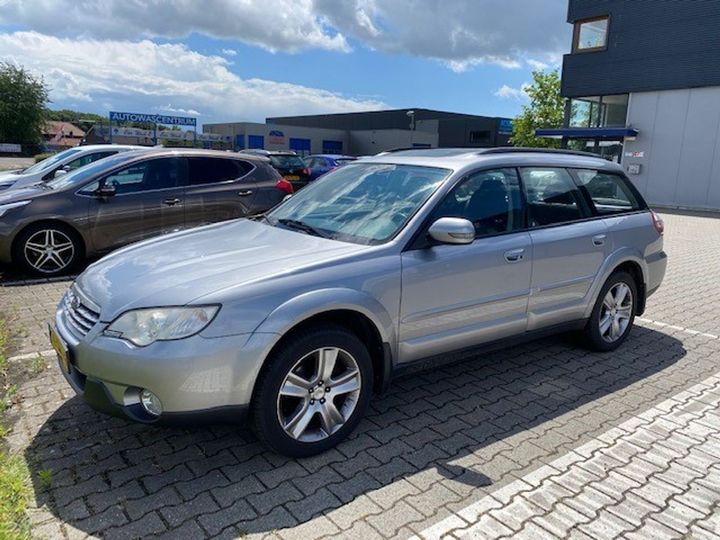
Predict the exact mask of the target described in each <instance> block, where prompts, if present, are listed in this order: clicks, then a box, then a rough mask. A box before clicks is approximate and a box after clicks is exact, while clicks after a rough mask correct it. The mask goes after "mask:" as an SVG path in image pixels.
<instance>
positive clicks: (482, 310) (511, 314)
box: [399, 169, 533, 362]
mask: <svg viewBox="0 0 720 540" xmlns="http://www.w3.org/2000/svg"><path fill="white" fill-rule="evenodd" d="M440 217H462V218H466V219H468V220H470V221H472V222H473V225H474V226H475V232H476V239H475V241H474V242H473V243H472V244H467V245H445V244H441V245H432V244H429V245H426V246H423V245H420V246H416V247H414V249H411V250H409V251H406V252H404V253H403V255H402V299H401V309H400V343H399V361H400V362H409V361H413V360H417V359H420V358H424V357H428V356H433V355H436V354H441V353H445V352H448V351H452V350H457V349H462V348H465V347H472V346H475V345H479V344H482V343H487V342H491V341H495V340H497V339H500V338H503V337H508V336H512V335H516V334H521V333H523V332H524V331H525V329H526V326H527V320H526V317H527V302H528V294H529V291H530V278H531V271H532V261H533V253H532V244H531V241H530V234H529V233H528V232H527V231H524V230H522V229H523V228H524V215H523V204H522V198H521V196H520V187H519V182H518V178H517V173H516V171H515V169H499V170H491V171H480V172H477V173H474V174H471V175H469V176H468V177H467V178H466V179H464V180H463V181H461V182H460V183H459V184H458V185H457V186H456V187H455V188H454V189H453V190H452V191H451V192H450V194H449V195H448V196H447V197H446V198H445V199H444V200H443V201H442V202H441V203H440V204H439V205H438V207H437V208H436V209H435V211H434V212H433V215H432V218H431V219H430V223H432V222H433V221H435V220H436V219H438V218H440Z"/></svg>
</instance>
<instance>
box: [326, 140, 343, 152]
mask: <svg viewBox="0 0 720 540" xmlns="http://www.w3.org/2000/svg"><path fill="white" fill-rule="evenodd" d="M322 149H323V154H342V151H343V143H342V141H323V142H322Z"/></svg>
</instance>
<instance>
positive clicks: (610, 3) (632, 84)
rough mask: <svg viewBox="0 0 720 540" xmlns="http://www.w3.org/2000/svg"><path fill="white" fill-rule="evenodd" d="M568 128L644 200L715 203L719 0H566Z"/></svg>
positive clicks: (569, 137)
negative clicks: (616, 166) (617, 167)
mask: <svg viewBox="0 0 720 540" xmlns="http://www.w3.org/2000/svg"><path fill="white" fill-rule="evenodd" d="M568 22H569V23H570V24H572V25H573V28H574V32H573V42H572V49H571V52H570V53H569V54H567V55H565V57H564V58H563V69H562V95H563V96H564V97H565V98H567V101H566V110H565V127H564V128H562V129H553V130H538V131H537V134H538V135H541V136H550V137H558V138H562V139H563V142H564V145H565V146H568V147H571V148H576V149H582V150H590V151H594V152H597V153H600V154H602V155H605V156H607V157H608V158H610V159H613V160H616V161H619V162H622V164H623V166H624V168H625V170H626V172H627V173H628V175H629V177H630V178H631V179H632V180H633V181H634V183H635V184H636V186H637V187H638V188H639V189H640V191H641V192H642V193H643V195H644V196H645V197H646V198H647V199H648V201H649V202H650V203H651V204H655V205H661V206H662V205H666V206H672V207H681V208H682V207H685V208H694V209H714V210H717V209H720V2H718V1H704V0H702V1H697V0H632V1H628V0H570V2H569V8H568Z"/></svg>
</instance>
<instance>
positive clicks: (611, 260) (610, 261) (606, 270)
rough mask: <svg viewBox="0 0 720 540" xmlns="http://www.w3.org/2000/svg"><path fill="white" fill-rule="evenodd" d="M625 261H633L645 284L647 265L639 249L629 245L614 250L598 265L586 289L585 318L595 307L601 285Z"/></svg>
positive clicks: (588, 316)
mask: <svg viewBox="0 0 720 540" xmlns="http://www.w3.org/2000/svg"><path fill="white" fill-rule="evenodd" d="M627 262H631V263H635V264H636V265H637V266H638V267H639V268H640V270H641V271H642V276H643V282H644V284H645V285H646V284H647V282H648V267H647V263H646V262H645V259H644V257H643V254H642V253H641V252H640V250H638V249H634V248H631V247H623V248H620V249H618V250H616V251H614V252H613V253H611V254H610V256H608V257H607V258H606V259H605V262H604V263H603V265H602V266H601V267H600V271H599V272H598V273H597V275H596V276H595V280H594V281H593V284H592V286H591V287H590V290H589V291H588V302H587V305H586V307H585V318H586V319H587V318H590V316H591V315H592V310H593V308H594V307H595V302H596V301H597V297H598V295H599V294H600V289H602V286H603V285H604V284H605V282H606V281H607V279H608V278H609V277H610V275H611V274H612V273H613V272H614V271H615V269H616V268H617V267H618V266H620V265H621V264H623V263H627Z"/></svg>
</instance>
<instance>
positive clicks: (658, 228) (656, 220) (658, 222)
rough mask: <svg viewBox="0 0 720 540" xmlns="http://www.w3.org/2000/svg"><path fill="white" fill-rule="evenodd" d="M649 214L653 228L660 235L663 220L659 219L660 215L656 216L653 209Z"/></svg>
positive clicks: (663, 228) (662, 231)
mask: <svg viewBox="0 0 720 540" xmlns="http://www.w3.org/2000/svg"><path fill="white" fill-rule="evenodd" d="M650 215H651V216H652V222H653V226H654V227H655V230H656V231H657V233H658V234H659V235H660V236H662V235H663V233H664V232H665V223H663V220H662V219H660V216H658V215H657V214H656V213H655V212H654V211H652V210H651V211H650Z"/></svg>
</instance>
